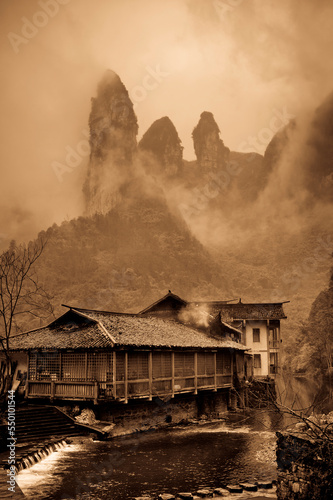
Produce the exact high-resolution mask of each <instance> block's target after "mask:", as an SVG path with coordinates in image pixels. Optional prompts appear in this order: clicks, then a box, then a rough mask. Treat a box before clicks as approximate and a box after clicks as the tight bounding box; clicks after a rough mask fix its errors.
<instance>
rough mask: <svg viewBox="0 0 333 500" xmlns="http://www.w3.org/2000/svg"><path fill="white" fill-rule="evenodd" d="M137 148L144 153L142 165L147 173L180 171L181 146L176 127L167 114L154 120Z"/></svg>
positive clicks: (181, 160)
mask: <svg viewBox="0 0 333 500" xmlns="http://www.w3.org/2000/svg"><path fill="white" fill-rule="evenodd" d="M139 150H140V151H141V152H146V153H149V154H150V155H152V156H151V157H149V156H147V155H145V158H144V165H145V168H146V170H147V172H148V173H153V174H156V173H160V174H162V175H167V176H170V175H171V176H172V175H177V174H179V173H180V171H181V168H182V164H183V147H182V145H181V140H180V138H179V136H178V132H177V130H176V127H175V126H174V124H173V123H172V121H171V120H170V118H169V117H168V116H164V117H163V118H160V119H159V120H156V121H155V122H154V123H153V124H152V125H151V126H150V127H149V129H148V130H147V132H145V134H144V135H143V137H142V139H141V141H140V142H139Z"/></svg>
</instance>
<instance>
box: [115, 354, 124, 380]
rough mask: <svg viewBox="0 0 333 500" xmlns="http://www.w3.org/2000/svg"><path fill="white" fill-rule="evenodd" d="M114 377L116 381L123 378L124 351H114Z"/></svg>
mask: <svg viewBox="0 0 333 500" xmlns="http://www.w3.org/2000/svg"><path fill="white" fill-rule="evenodd" d="M116 378H117V381H118V382H120V381H121V380H125V353H124V352H119V351H118V352H117V353H116Z"/></svg>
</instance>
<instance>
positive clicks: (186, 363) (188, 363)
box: [175, 352, 194, 377]
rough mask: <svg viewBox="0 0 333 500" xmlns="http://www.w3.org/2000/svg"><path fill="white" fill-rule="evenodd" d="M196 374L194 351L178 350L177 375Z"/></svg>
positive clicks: (176, 356) (176, 357)
mask: <svg viewBox="0 0 333 500" xmlns="http://www.w3.org/2000/svg"><path fill="white" fill-rule="evenodd" d="M191 375H194V353H192V352H176V353H175V376H176V377H190V376H191Z"/></svg>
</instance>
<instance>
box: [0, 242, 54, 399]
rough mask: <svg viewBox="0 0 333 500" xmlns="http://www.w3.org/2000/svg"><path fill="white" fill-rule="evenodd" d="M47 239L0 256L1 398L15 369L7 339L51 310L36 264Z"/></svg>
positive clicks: (13, 243) (44, 316)
mask: <svg viewBox="0 0 333 500" xmlns="http://www.w3.org/2000/svg"><path fill="white" fill-rule="evenodd" d="M45 245H46V240H43V239H41V238H39V239H38V240H36V241H35V242H33V243H29V245H20V246H17V245H16V244H15V242H11V244H10V246H9V249H8V250H6V251H5V252H3V253H2V254H1V255H0V354H2V356H1V357H2V358H3V360H2V363H1V370H0V398H1V399H3V397H4V395H5V394H6V392H7V390H8V389H9V388H10V386H11V383H12V378H13V375H14V367H13V363H12V358H11V353H10V339H11V337H12V336H13V335H15V334H16V333H18V332H19V331H20V329H21V328H22V326H25V327H26V325H27V321H28V319H29V318H30V319H31V318H46V317H48V316H49V315H50V314H51V313H52V312H53V308H52V305H51V303H50V300H49V296H48V295H47V293H46V292H45V290H44V289H43V287H41V286H40V285H39V283H38V279H37V274H36V269H35V263H36V261H37V260H38V259H39V257H40V256H41V255H42V253H43V251H44V248H45Z"/></svg>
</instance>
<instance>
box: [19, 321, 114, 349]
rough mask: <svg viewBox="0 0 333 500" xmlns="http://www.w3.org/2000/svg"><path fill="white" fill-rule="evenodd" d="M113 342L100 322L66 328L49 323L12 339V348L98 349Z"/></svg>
mask: <svg viewBox="0 0 333 500" xmlns="http://www.w3.org/2000/svg"><path fill="white" fill-rule="evenodd" d="M112 346H113V342H112V341H111V339H110V338H108V337H107V336H106V335H105V333H104V332H103V331H102V329H101V327H100V326H99V325H98V323H95V322H91V324H88V325H81V326H80V327H79V328H72V329H70V330H69V329H66V328H65V327H53V326H52V325H49V326H47V327H45V328H39V329H38V330H33V331H31V332H27V333H22V334H21V335H17V336H16V337H13V338H12V339H11V340H10V349H11V350H16V351H19V350H27V349H94V348H95V349H97V348H106V347H112Z"/></svg>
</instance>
